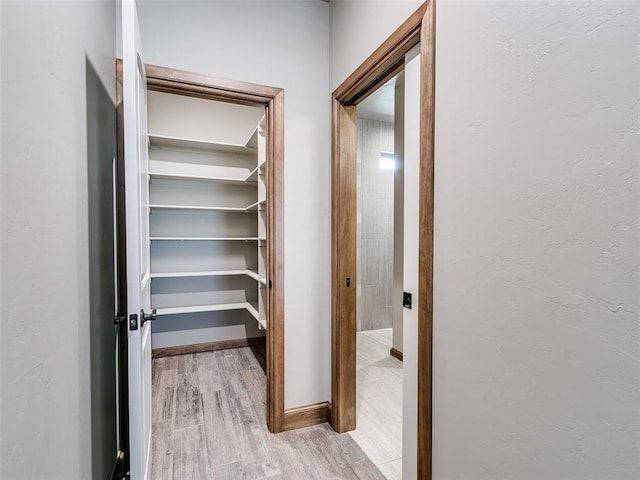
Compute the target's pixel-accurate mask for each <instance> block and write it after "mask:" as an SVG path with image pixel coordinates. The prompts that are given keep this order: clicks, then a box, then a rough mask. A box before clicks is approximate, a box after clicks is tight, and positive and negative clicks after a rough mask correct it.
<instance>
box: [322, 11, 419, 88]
mask: <svg viewBox="0 0 640 480" xmlns="http://www.w3.org/2000/svg"><path fill="white" fill-rule="evenodd" d="M421 4H422V2H421V1H416V0H331V4H330V5H331V8H330V16H331V37H330V45H331V63H330V66H329V72H330V76H329V78H330V85H331V91H333V90H335V89H336V88H337V87H338V86H339V85H340V84H341V83H342V82H343V81H344V80H345V79H346V78H347V77H348V76H349V75H350V74H351V73H352V72H353V71H354V70H355V69H356V68H357V67H358V66H359V65H360V64H361V63H362V62H363V61H364V60H365V59H366V58H367V57H368V56H369V55H371V54H372V53H373V51H374V50H375V49H376V48H377V47H378V46H380V44H382V42H384V41H385V40H386V39H387V37H389V35H391V34H392V33H393V31H394V30H395V29H396V28H398V27H399V26H400V25H401V24H402V22H404V21H405V20H406V19H407V18H408V17H409V16H410V15H411V14H412V13H413V12H415V11H416V10H417V9H418V7H419V6H420V5H421Z"/></svg>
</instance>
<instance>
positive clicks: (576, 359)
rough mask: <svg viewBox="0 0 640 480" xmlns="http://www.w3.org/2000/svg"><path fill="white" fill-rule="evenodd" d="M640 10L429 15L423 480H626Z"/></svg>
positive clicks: (637, 455) (638, 383) (638, 365)
mask: <svg viewBox="0 0 640 480" xmlns="http://www.w3.org/2000/svg"><path fill="white" fill-rule="evenodd" d="M639 19H640V4H639V3H637V2H598V1H596V2H555V3H551V2H541V1H526V2H484V1H480V2H473V1H465V2H454V1H452V2H449V1H439V3H438V5H437V67H436V72H437V73H436V75H437V79H436V172H435V175H436V198H435V221H436V223H435V253H434V256H435V277H434V278H435V291H434V302H435V307H434V308H435V312H434V379H433V385H434V391H433V402H434V403H433V442H434V458H433V472H434V478H435V479H438V480H446V479H460V478H473V479H476V480H482V479H487V480H499V479H510V480H515V479H527V480H534V479H543V478H544V479H562V480H569V479H576V480H578V479H580V480H588V479H592V480H603V479H611V478H616V479H637V478H640V408H639V405H640V317H639V315H640V305H639V295H640V294H639V292H640V226H639V220H640V185H639V183H638V180H639V175H640V170H639V168H640V135H639V134H640V123H639V120H638V119H639V118H640V44H639V39H640V20H639Z"/></svg>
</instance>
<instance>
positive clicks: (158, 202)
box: [147, 91, 267, 350]
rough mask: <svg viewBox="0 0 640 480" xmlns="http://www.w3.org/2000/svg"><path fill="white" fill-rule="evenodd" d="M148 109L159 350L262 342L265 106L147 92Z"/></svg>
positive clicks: (153, 294)
mask: <svg viewBox="0 0 640 480" xmlns="http://www.w3.org/2000/svg"><path fill="white" fill-rule="evenodd" d="M148 111H149V171H148V177H149V182H150V188H149V204H148V206H147V208H148V213H149V215H148V219H149V239H150V242H149V248H150V252H151V304H152V308H155V309H156V310H157V320H156V321H155V322H154V324H153V330H152V332H153V333H152V343H153V348H154V350H156V349H158V348H167V347H178V346H185V345H193V344H203V343H213V342H225V341H230V340H242V339H248V338H249V339H250V338H256V337H264V336H265V329H266V327H267V318H266V291H265V288H266V266H267V262H266V254H267V252H266V250H267V249H266V248H265V247H266V245H267V238H266V232H267V229H266V222H267V218H266V184H265V173H266V149H265V137H264V135H265V123H264V122H265V120H264V114H265V111H264V109H263V108H257V107H248V106H243V105H236V104H230V103H224V102H218V101H212V100H206V99H200V98H194V97H187V96H182V95H176V94H170V93H161V92H155V91H150V92H149V96H148Z"/></svg>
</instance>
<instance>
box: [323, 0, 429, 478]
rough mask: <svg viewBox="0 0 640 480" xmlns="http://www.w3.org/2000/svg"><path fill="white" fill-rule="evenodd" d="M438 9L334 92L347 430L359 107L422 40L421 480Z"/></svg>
mask: <svg viewBox="0 0 640 480" xmlns="http://www.w3.org/2000/svg"><path fill="white" fill-rule="evenodd" d="M435 14H436V12H435V0H430V1H426V2H425V3H423V4H422V5H421V6H420V7H419V8H418V9H417V10H416V11H415V12H414V13H413V14H412V15H411V16H410V17H409V18H408V19H407V20H406V21H405V22H404V23H403V24H402V25H400V27H398V29H397V30H396V31H395V32H394V33H393V34H391V36H390V37H389V38H388V39H387V40H386V41H385V42H384V43H383V44H382V45H381V46H380V47H378V48H377V49H376V51H375V52H373V54H371V56H369V58H367V59H366V60H365V61H364V62H363V63H362V64H361V65H360V66H359V67H358V68H357V69H356V70H355V71H354V72H353V73H352V74H351V75H350V76H349V77H348V78H347V79H346V80H345V81H344V82H343V83H342V84H341V85H340V86H339V87H338V88H337V89H336V90H335V91H334V92H333V95H332V125H331V136H332V142H331V157H332V175H331V186H332V212H333V213H332V216H331V244H332V252H331V253H332V267H331V268H332V277H331V284H332V288H331V290H332V303H331V330H332V332H331V346H332V355H331V404H332V405H331V406H332V408H331V426H332V427H333V428H334V430H336V431H337V432H346V431H349V430H353V429H354V428H355V427H356V315H355V314H356V289H355V285H356V270H357V264H356V228H357V227H356V155H357V131H356V105H357V104H358V103H359V102H361V101H362V100H364V99H365V98H366V97H367V96H368V95H369V94H370V93H372V92H373V91H375V90H376V89H377V88H378V87H380V86H381V85H383V84H384V83H385V82H386V81H388V80H389V79H390V78H392V77H393V76H395V75H396V74H397V73H399V72H400V71H402V70H403V69H404V57H405V54H406V53H407V52H408V51H409V50H411V49H412V48H413V47H414V46H416V45H418V44H420V53H421V57H420V75H421V81H420V160H419V161H420V173H419V188H420V193H419V202H420V203H419V245H418V258H419V260H418V452H417V453H418V479H419V480H429V479H431V381H432V371H431V365H432V349H433V193H434V182H433V180H434V177H433V174H434V119H435V117H434V112H435V109H434V106H435V95H434V94H435ZM347 279H349V281H347ZM349 283H350V284H351V285H352V287H350V286H348V284H349Z"/></svg>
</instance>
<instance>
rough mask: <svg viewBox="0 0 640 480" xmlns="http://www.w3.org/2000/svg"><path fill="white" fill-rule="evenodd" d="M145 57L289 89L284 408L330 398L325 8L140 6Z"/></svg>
mask: <svg viewBox="0 0 640 480" xmlns="http://www.w3.org/2000/svg"><path fill="white" fill-rule="evenodd" d="M138 14H139V18H140V28H141V31H142V40H143V49H144V53H145V59H144V61H145V62H147V63H154V64H158V65H165V66H169V67H173V68H179V69H184V70H189V71H193V72H198V73H204V74H210V75H215V76H218V77H226V78H232V79H236V80H243V81H248V82H255V83H261V84H266V85H273V86H276V87H283V88H284V89H285V100H284V101H285V186H284V191H285V212H284V214H285V215H284V221H285V251H284V255H285V405H286V407H287V408H289V407H296V406H300V405H306V404H311V403H315V402H320V401H324V400H327V399H329V398H330V395H331V391H330V390H331V385H330V370H331V360H330V350H331V348H330V335H331V311H330V306H331V297H330V282H331V279H330V274H331V272H330V266H331V256H330V255H331V251H330V236H331V221H330V216H329V206H330V189H331V187H330V160H329V141H330V138H329V118H330V112H329V106H330V103H329V76H328V69H329V47H328V38H329V5H328V4H327V3H325V2H320V1H313V2H300V1H288V2H286V1H285V2H280V1H274V2H262V1H254V2H185V1H161V2H153V1H145V2H142V3H141V4H140V6H139V9H138Z"/></svg>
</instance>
